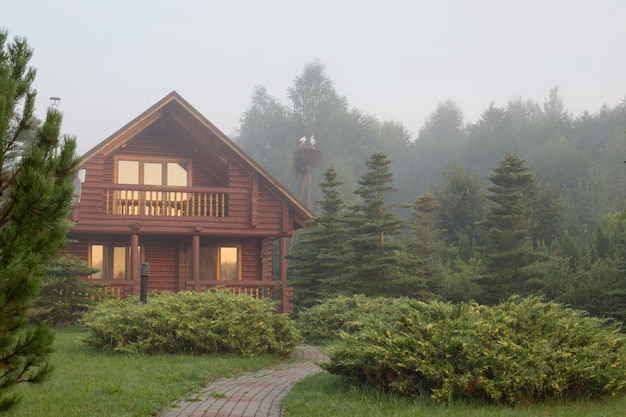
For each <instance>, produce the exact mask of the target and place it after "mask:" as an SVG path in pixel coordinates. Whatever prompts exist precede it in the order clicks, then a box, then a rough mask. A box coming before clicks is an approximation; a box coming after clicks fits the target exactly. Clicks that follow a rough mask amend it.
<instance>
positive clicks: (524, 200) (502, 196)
mask: <svg viewBox="0 0 626 417" xmlns="http://www.w3.org/2000/svg"><path fill="white" fill-rule="evenodd" d="M489 179H490V180H491V182H492V183H493V186H491V187H489V188H488V190H489V195H488V196H487V198H488V199H489V200H491V201H492V202H493V203H495V204H493V205H492V206H490V207H489V210H488V213H487V219H486V226H487V229H488V240H487V247H486V255H487V268H488V274H487V276H486V277H485V278H483V280H482V282H481V283H482V285H483V286H484V287H485V290H486V294H487V295H488V298H489V299H486V300H484V301H488V302H496V301H499V300H500V299H501V298H502V297H506V296H508V295H511V294H516V293H522V292H524V290H525V289H524V281H525V277H524V274H523V272H522V271H521V268H523V267H525V266H528V265H530V264H531V263H532V262H534V261H535V260H537V259H538V257H537V254H535V253H534V252H533V246H532V239H531V226H532V207H533V204H534V202H535V195H536V187H537V180H536V178H535V175H534V173H533V172H532V170H531V169H530V168H529V167H528V166H527V165H526V162H525V161H524V160H522V159H520V158H519V157H518V156H517V154H515V153H506V155H505V158H504V159H503V160H502V161H501V162H500V164H499V165H498V166H497V167H496V168H493V174H492V175H491V177H490V178H489Z"/></svg>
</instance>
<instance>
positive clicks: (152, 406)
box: [4, 329, 280, 417]
mask: <svg viewBox="0 0 626 417" xmlns="http://www.w3.org/2000/svg"><path fill="white" fill-rule="evenodd" d="M56 333H57V334H56V340H55V344H54V349H55V352H54V353H53V354H52V355H51V357H50V361H51V363H52V364H53V366H54V368H55V369H54V370H53V371H52V374H51V375H50V377H49V378H48V379H47V380H46V381H45V382H43V383H42V384H39V385H31V384H20V386H19V388H18V391H19V392H20V393H21V394H22V395H23V398H22V400H21V401H20V403H19V404H18V405H17V406H16V407H14V408H13V409H11V411H10V412H8V413H6V414H4V416H10V417H18V416H19V417H49V416H63V417H79V416H80V417H85V416H89V417H99V416H103V417H104V416H106V417H111V416H116V417H126V416H129V417H130V416H133V417H144V416H145V417H148V416H154V415H155V414H156V413H157V412H159V411H160V410H163V409H165V408H167V407H168V406H169V405H171V404H173V403H174V402H175V401H177V400H179V399H181V398H183V397H189V398H192V397H194V392H198V391H199V389H200V388H202V387H204V386H205V385H206V383H207V382H208V381H209V380H211V379H216V378H218V377H222V376H234V375H237V374H240V373H244V372H252V371H255V370H258V369H261V368H264V367H267V366H271V365H273V364H276V363H278V362H279V361H280V360H279V359H278V358H277V357H274V356H261V357H253V358H244V359H242V358H240V357H236V356H231V355H205V356H188V355H122V354H114V353H102V352H100V351H98V350H96V349H94V348H90V347H87V346H83V345H81V344H80V338H82V337H85V336H86V333H85V332H83V331H82V330H77V329H67V330H58V331H57V332H56Z"/></svg>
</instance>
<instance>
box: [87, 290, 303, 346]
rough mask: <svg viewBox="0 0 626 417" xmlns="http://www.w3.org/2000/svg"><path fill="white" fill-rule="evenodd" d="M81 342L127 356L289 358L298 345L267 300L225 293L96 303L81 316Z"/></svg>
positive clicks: (296, 337) (290, 323)
mask: <svg viewBox="0 0 626 417" xmlns="http://www.w3.org/2000/svg"><path fill="white" fill-rule="evenodd" d="M82 323H83V324H84V325H85V327H86V328H87V330H88V331H89V336H88V337H87V338H85V340H84V343H85V344H87V345H91V346H96V347H100V348H104V349H110V350H113V351H117V352H129V353H148V354H151V353H189V354H206V353H209V354H210V353H218V352H224V353H234V354H238V355H242V356H253V355H259V354H268V353H269V354H277V355H280V356H286V355H288V354H290V353H291V352H292V351H293V350H294V348H295V347H296V345H297V344H298V343H299V342H300V341H301V337H300V334H299V332H298V330H297V329H296V326H295V324H294V322H293V320H292V319H291V317H290V316H288V315H286V314H277V313H276V305H275V303H274V302H272V301H271V300H255V299H252V298H251V297H248V296H246V295H235V294H232V293H230V292H229V291H226V290H219V289H218V290H213V291H211V290H209V291H205V292H190V291H187V292H179V293H170V292H164V293H161V294H156V293H155V294H150V295H149V296H148V299H147V302H146V303H145V304H141V303H140V302H139V299H138V298H137V297H129V298H127V299H124V300H109V301H103V302H101V303H99V304H98V305H97V306H96V307H95V308H93V309H92V310H90V311H89V312H87V313H86V314H85V315H84V316H83V320H82Z"/></svg>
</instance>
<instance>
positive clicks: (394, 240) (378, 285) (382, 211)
mask: <svg viewBox="0 0 626 417" xmlns="http://www.w3.org/2000/svg"><path fill="white" fill-rule="evenodd" d="M390 163H391V161H390V160H389V159H388V158H387V156H386V155H385V154H384V153H382V152H375V153H374V154H372V156H371V157H370V159H369V160H368V161H366V165H367V168H368V171H367V172H366V173H365V174H363V176H362V177H361V179H360V180H359V182H358V183H359V187H358V188H357V189H356V190H355V191H354V193H355V194H357V195H358V196H360V197H361V203H360V204H356V205H353V206H351V207H350V208H349V213H348V215H347V221H348V224H349V225H350V234H351V236H350V239H349V245H350V248H351V256H350V257H349V258H347V259H346V261H347V262H349V265H350V273H349V278H348V279H346V281H345V283H344V288H346V289H347V290H349V291H351V292H353V293H361V294H365V295H370V296H397V295H417V294H418V291H419V290H420V289H422V288H423V287H424V280H423V279H421V278H418V277H417V276H416V272H417V271H411V268H410V266H411V265H410V262H408V261H407V252H406V248H405V247H404V245H403V244H402V243H401V241H400V240H399V238H398V237H399V235H400V233H401V232H402V228H403V220H402V219H401V218H400V217H399V216H397V215H396V214H394V213H393V212H392V211H391V209H392V205H390V204H388V203H387V202H386V197H387V196H388V195H389V193H391V192H392V191H394V189H393V187H392V186H391V182H392V180H393V174H392V173H391V171H390V170H389V165H390Z"/></svg>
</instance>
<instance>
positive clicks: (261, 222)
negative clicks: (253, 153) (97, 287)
mask: <svg viewBox="0 0 626 417" xmlns="http://www.w3.org/2000/svg"><path fill="white" fill-rule="evenodd" d="M76 184H77V187H76V188H77V192H76V194H77V196H76V200H75V206H74V211H73V220H74V222H75V225H74V226H73V228H72V229H71V231H70V233H69V235H68V237H69V238H70V239H72V240H74V241H75V243H72V244H70V245H68V246H67V247H66V248H65V253H68V254H73V255H76V256H78V257H79V258H81V259H83V260H85V261H87V262H88V264H89V265H90V266H92V267H96V268H98V269H99V270H100V272H98V273H96V274H93V275H91V276H89V277H85V278H86V279H89V280H93V281H94V282H99V283H105V284H108V288H110V289H111V290H113V291H115V292H116V293H118V294H119V295H120V296H122V297H124V296H127V295H129V294H139V291H140V272H139V269H140V265H141V264H142V263H143V262H147V263H148V264H149V266H150V277H149V279H148V291H183V290H196V291H203V290H205V289H207V288H210V287H213V286H216V285H221V286H225V287H228V288H230V289H231V290H232V291H234V292H237V293H246V294H249V295H251V296H253V297H262V296H269V295H271V296H272V297H273V298H275V299H279V300H280V301H281V304H280V306H281V308H280V310H281V311H282V312H290V311H291V310H292V305H291V302H290V299H291V294H292V290H291V288H290V287H289V286H288V283H287V262H286V260H285V259H284V256H285V255H286V250H287V244H286V239H287V238H289V237H291V236H292V235H293V233H294V231H295V230H296V229H298V228H301V227H304V225H305V222H306V221H307V220H309V219H311V218H312V216H313V214H312V212H311V211H309V209H308V208H307V207H305V206H304V205H303V204H302V203H301V202H300V201H298V199H296V198H295V197H294V196H293V195H292V194H291V193H289V192H288V191H287V190H286V189H285V188H284V187H283V186H282V185H281V184H279V183H278V181H276V179H274V178H273V177H272V176H271V175H269V174H268V173H267V172H266V171H265V170H264V169H263V168H262V167H261V166H260V165H259V164H257V163H256V162H255V161H253V160H252V159H251V158H250V157H249V156H248V155H246V154H245V153H244V152H243V151H242V150H241V149H240V148H239V147H238V146H237V145H236V144H235V143H234V142H233V141H231V140H230V139H229V138H228V137H227V136H226V135H225V134H223V133H222V132H221V131H220V130H219V129H217V128H216V127H215V126H214V125H213V124H212V123H211V122H209V121H208V120H207V119H206V118H204V117H203V116H202V115H201V114H200V113H199V112H198V111H197V110H196V109H194V108H193V107H192V106H191V105H190V104H189V103H188V102H186V101H185V100H184V99H183V98H182V97H181V96H180V95H178V94H177V93H176V92H172V93H170V94H169V95H167V96H166V97H164V98H163V99H162V100H160V101H159V102H158V103H156V104H155V105H153V106H152V107H150V108H149V109H148V110H146V111H145V112H144V113H143V114H141V115H139V116H138V117H137V118H135V119H134V120H132V121H131V122H130V123H128V124H127V125H126V126H124V127H123V128H121V129H120V130H119V131H117V132H116V133H114V134H113V135H112V136H110V137H109V138H107V139H106V140H104V141H103V142H101V143H100V144H99V145H97V146H96V147H94V148H93V149H91V150H90V151H89V152H87V153H86V154H85V155H84V156H83V159H82V162H81V165H80V169H79V171H78V177H77V180H76ZM276 252H278V253H277V254H276ZM276 255H277V256H276ZM273 271H274V273H273ZM276 271H278V272H277V273H276ZM273 275H274V278H273Z"/></svg>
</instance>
